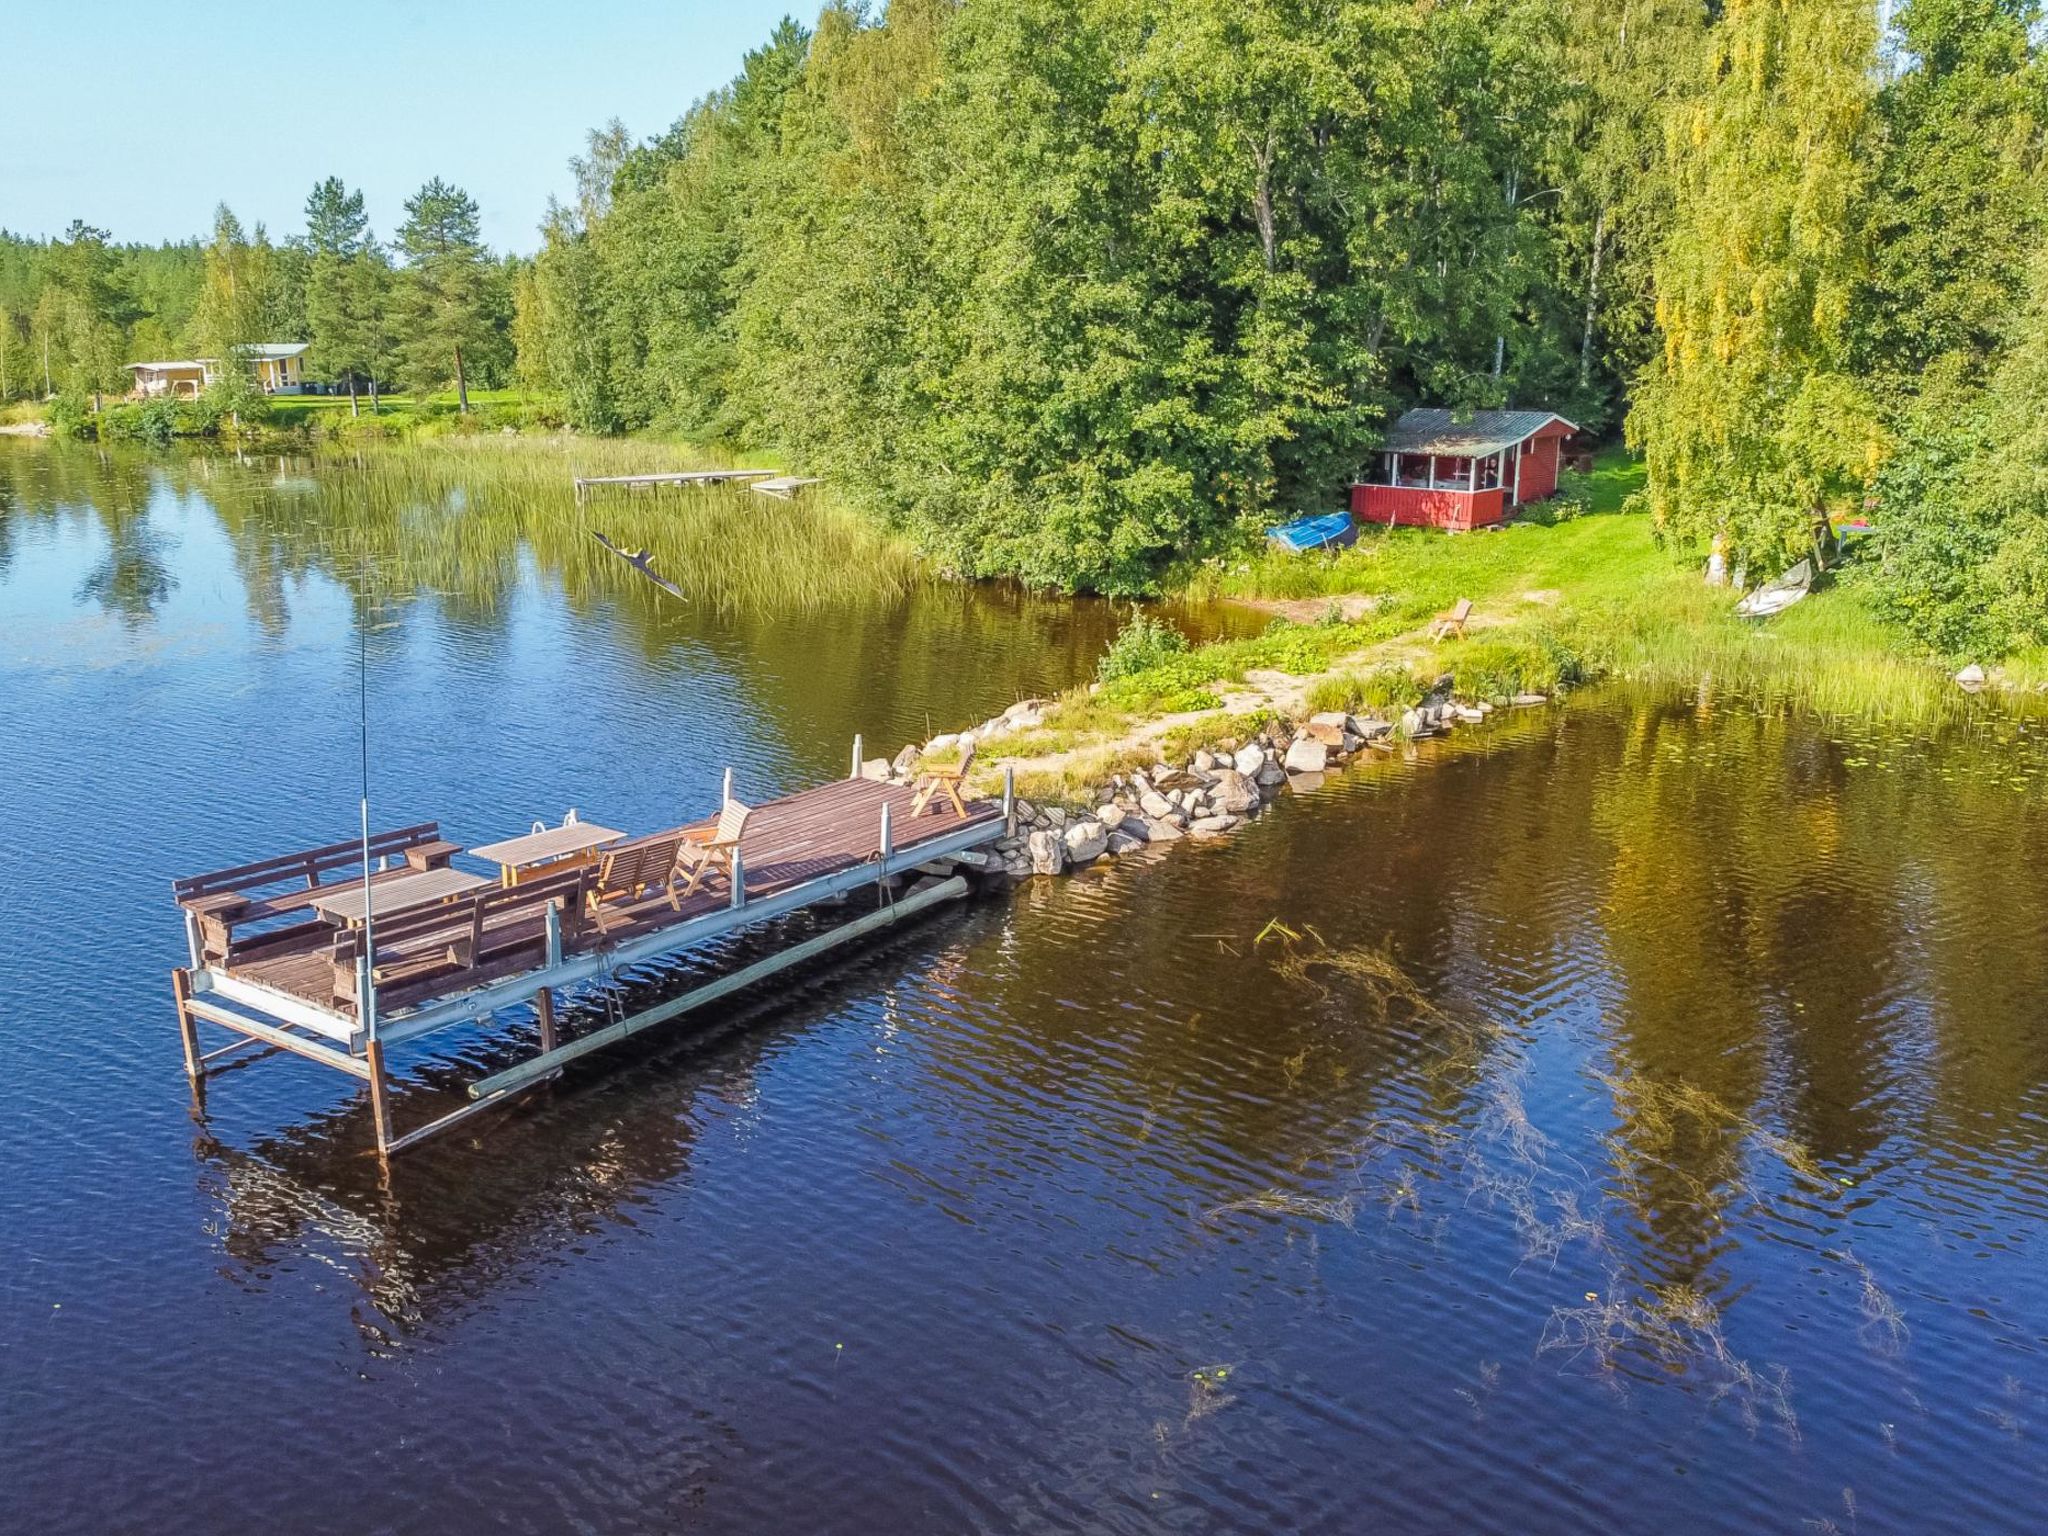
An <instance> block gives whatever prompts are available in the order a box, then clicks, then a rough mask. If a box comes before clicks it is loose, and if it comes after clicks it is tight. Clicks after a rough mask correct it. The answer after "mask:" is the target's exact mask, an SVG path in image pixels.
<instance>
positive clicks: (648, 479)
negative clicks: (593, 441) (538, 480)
mask: <svg viewBox="0 0 2048 1536" xmlns="http://www.w3.org/2000/svg"><path fill="white" fill-rule="evenodd" d="M786 478H787V477H786V476H782V475H778V474H777V473H776V471H774V470H772V469H681V470H672V471H668V472H666V473H663V474H655V475H578V476H576V477H575V486H576V499H577V500H578V501H581V500H583V498H584V497H585V496H587V495H589V494H590V493H591V492H592V491H594V490H602V489H605V488H607V487H610V488H615V489H618V490H626V491H658V490H660V489H661V488H662V487H663V486H672V485H673V486H690V485H728V484H731V483H732V482H734V481H748V480H780V479H786Z"/></svg>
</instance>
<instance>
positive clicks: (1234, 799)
mask: <svg viewBox="0 0 2048 1536" xmlns="http://www.w3.org/2000/svg"><path fill="white" fill-rule="evenodd" d="M1210 798H1211V799H1212V800H1214V801H1215V802H1216V809H1217V810H1219V811H1221V812H1222V813H1223V814H1224V815H1226V816H1242V815H1243V814H1244V813H1245V812H1246V811H1250V810H1256V809H1257V808H1258V804H1259V786H1258V785H1256V784H1254V783H1253V782H1252V781H1251V779H1250V778H1249V777H1248V776H1247V775H1245V774H1242V773H1239V772H1238V771H1237V770H1236V769H1235V768H1226V769H1224V770H1223V773H1222V775H1221V777H1220V778H1219V780H1218V782H1217V785H1216V792H1215V794H1213V795H1212V796H1210Z"/></svg>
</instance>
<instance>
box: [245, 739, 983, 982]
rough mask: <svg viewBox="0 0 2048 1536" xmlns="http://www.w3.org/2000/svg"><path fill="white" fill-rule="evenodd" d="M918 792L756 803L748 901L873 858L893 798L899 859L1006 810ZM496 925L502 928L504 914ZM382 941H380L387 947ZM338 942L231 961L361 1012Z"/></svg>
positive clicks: (654, 907) (589, 947)
mask: <svg viewBox="0 0 2048 1536" xmlns="http://www.w3.org/2000/svg"><path fill="white" fill-rule="evenodd" d="M913 799H914V796H913V794H912V792H911V791H910V790H909V789H907V788H904V787H901V786H898V785H891V784H880V783H876V782H873V781H871V780H866V779H843V780H840V781H837V782H835V783H831V784H824V785H820V786H819V787H817V788H815V789H807V790H803V791H801V792H799V793H797V794H794V795H790V796H787V797H785V798H783V799H781V800H771V801H768V802H766V803H765V804H762V805H757V806H755V807H754V808H753V814H752V816H751V817H750V818H749V820H748V822H747V829H746V834H745V836H744V837H743V838H742V839H741V842H740V856H741V865H742V870H743V876H744V879H745V882H746V899H747V901H748V902H754V901H758V900H760V899H762V898H764V897H768V896H773V895H776V894H777V893H779V892H782V891H786V890H788V889H790V888H791V887H794V886H798V885H802V884H805V883H807V882H810V881H814V880H820V879H824V878H826V877H828V876H831V875H836V874H839V873H841V872H842V871H845V870H848V869H851V868H853V867H855V866H856V865H860V864H865V863H870V862H872V861H873V860H874V859H875V858H876V856H877V854H878V853H879V851H880V845H881V820H882V807H883V806H884V805H887V806H888V807H889V814H890V818H891V834H890V842H891V845H892V847H893V849H894V851H895V853H896V855H897V856H898V857H899V859H900V857H901V856H902V855H905V854H911V853H914V852H915V851H916V849H917V848H918V847H919V846H920V845H922V844H926V843H930V842H933V841H934V840H936V839H938V838H940V837H943V836H945V835H946V834H949V833H954V832H958V831H959V830H960V829H961V828H962V827H964V826H969V825H985V824H988V823H992V822H995V821H998V820H1000V819H1001V816H1002V809H1001V807H1000V806H999V805H997V804H995V803H994V802H991V801H973V802H970V803H969V807H968V809H969V815H968V818H967V820H966V821H964V822H963V821H962V820H961V819H960V818H959V817H958V816H957V815H956V814H955V813H954V812H953V810H952V808H951V807H950V806H945V807H944V808H943V809H941V810H934V809H932V808H929V807H928V808H927V809H926V811H925V813H924V814H923V815H922V816H919V817H916V818H915V819H913V818H912V816H911V814H910V808H911V804H912V801H913ZM942 804H943V802H942ZM715 819H716V818H706V819H705V820H704V821H701V822H694V823H691V825H692V826H699V827H704V826H710V825H712V824H713V822H714V821H715ZM731 904H732V892H731V889H730V887H729V886H728V885H727V883H726V881H725V879H724V877H723V876H713V877H711V878H710V879H707V880H706V881H705V883H704V885H703V887H702V888H700V889H699V890H698V892H697V893H696V894H695V895H694V896H690V897H688V898H686V899H684V901H683V902H682V910H681V911H677V910H676V909H675V908H673V907H671V906H670V905H669V902H668V896H667V894H666V893H665V892H662V891H652V892H649V893H648V894H647V895H645V896H643V897H642V898H640V899H639V900H638V901H633V902H613V903H608V904H606V905H605V906H604V908H603V909H602V918H603V924H602V929H601V930H600V928H599V927H598V926H597V925H596V924H594V923H593V924H591V925H590V926H589V927H587V928H586V929H585V930H584V931H583V932H582V933H581V934H579V935H577V936H576V937H574V938H573V939H572V940H570V941H569V942H568V943H567V944H565V952H566V953H568V954H571V955H574V954H582V953H587V952H590V951H593V950H598V949H602V948H606V947H609V946H612V945H616V944H618V943H620V942H622V941H624V940H628V939H633V938H637V937H639V936H641V935H644V934H648V933H651V932H654V931H655V930H658V929H662V928H669V927H675V926H678V925H681V924H685V923H688V922H689V921H690V920H692V919H694V918H698V917H702V916H705V915H707V914H709V913H712V912H716V911H720V910H722V909H724V908H726V907H729V906H730V905H731ZM537 921H538V919H537V918H536V917H535V915H534V914H533V913H531V912H530V911H529V912H524V913H513V914H510V915H508V916H507V917H506V918H504V919H503V922H504V923H505V924H506V925H508V926H509V925H516V924H525V925H529V926H531V925H534V924H536V923H537ZM491 927H492V931H497V925H496V924H492V925H491ZM434 942H440V941H434V940H424V939H423V940H420V941H418V943H419V947H420V948H422V949H428V948H431V947H432V944H433V943H434ZM383 948H384V946H382V945H381V944H380V945H379V950H380V953H381V952H382V950H383ZM332 952H333V938H332V935H331V933H330V934H319V935H313V936H309V937H308V938H307V939H306V940H305V941H304V944H303V946H302V947H299V946H295V947H293V948H290V949H287V950H284V951H282V952H275V951H273V952H269V953H265V954H263V955H262V956H261V957H260V958H254V959H251V960H248V961H246V962H243V963H240V964H236V965H232V966H229V967H227V968H226V969H227V973H228V974H229V975H231V976H233V977H235V978H237V979H241V980H246V981H250V982H254V983H257V984H259V985H262V986H265V987H269V988H272V989H275V990H277V991H280V992H285V993H288V994H290V995H291V996H293V997H296V998H300V999H302V1000H304V1001H306V1002H309V1003H313V1004H315V1005H317V1006H318V1007H320V1008H323V1009H328V1010H331V1011H332V1012H334V1013H336V1014H338V1015H340V1016H343V1017H353V1016H354V1014H355V1008H354V1006H353V1004H351V1003H348V1002H346V1001H343V1000H341V999H339V998H337V997H336V996H335V990H334V964H333V960H332ZM468 984H469V983H467V982H458V983H457V984H455V985H451V986H450V987H449V989H448V991H449V992H450V993H451V994H452V993H454V992H458V991H461V990H462V989H463V987H464V986H466V985H468ZM425 1000H426V999H423V998H413V999H410V1001H414V1002H420V1001H425Z"/></svg>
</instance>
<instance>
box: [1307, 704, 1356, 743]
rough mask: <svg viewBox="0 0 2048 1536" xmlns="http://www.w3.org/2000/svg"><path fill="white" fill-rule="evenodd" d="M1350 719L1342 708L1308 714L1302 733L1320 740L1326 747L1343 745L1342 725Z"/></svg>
mask: <svg viewBox="0 0 2048 1536" xmlns="http://www.w3.org/2000/svg"><path fill="white" fill-rule="evenodd" d="M1349 719H1350V716H1348V715H1346V714H1345V713H1344V712H1343V711H1342V710H1330V711H1327V712H1325V713H1323V714H1320V715H1310V716H1309V717H1308V725H1307V727H1306V728H1305V729H1304V731H1303V734H1304V735H1305V736H1308V737H1310V738H1312V739H1313V740H1316V741H1320V742H1321V743H1322V744H1323V745H1324V746H1326V747H1341V746H1343V745H1344V726H1345V722H1346V721H1347V720H1349Z"/></svg>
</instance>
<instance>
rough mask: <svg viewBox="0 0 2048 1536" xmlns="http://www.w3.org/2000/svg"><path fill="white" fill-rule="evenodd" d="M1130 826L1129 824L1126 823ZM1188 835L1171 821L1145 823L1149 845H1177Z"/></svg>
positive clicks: (1150, 820)
mask: <svg viewBox="0 0 2048 1536" xmlns="http://www.w3.org/2000/svg"><path fill="white" fill-rule="evenodd" d="M1125 825H1126V826H1128V825H1129V823H1128V822H1126V823H1125ZM1185 835H1186V834H1185V833H1183V832H1182V831H1181V829H1180V828H1179V827H1176V826H1175V825H1174V824H1173V823H1172V822H1170V821H1160V820H1157V819H1148V820H1147V821H1146V822H1145V841H1146V842H1148V843H1177V842H1179V841H1180V839H1181V838H1182V837H1184V836H1185Z"/></svg>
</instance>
